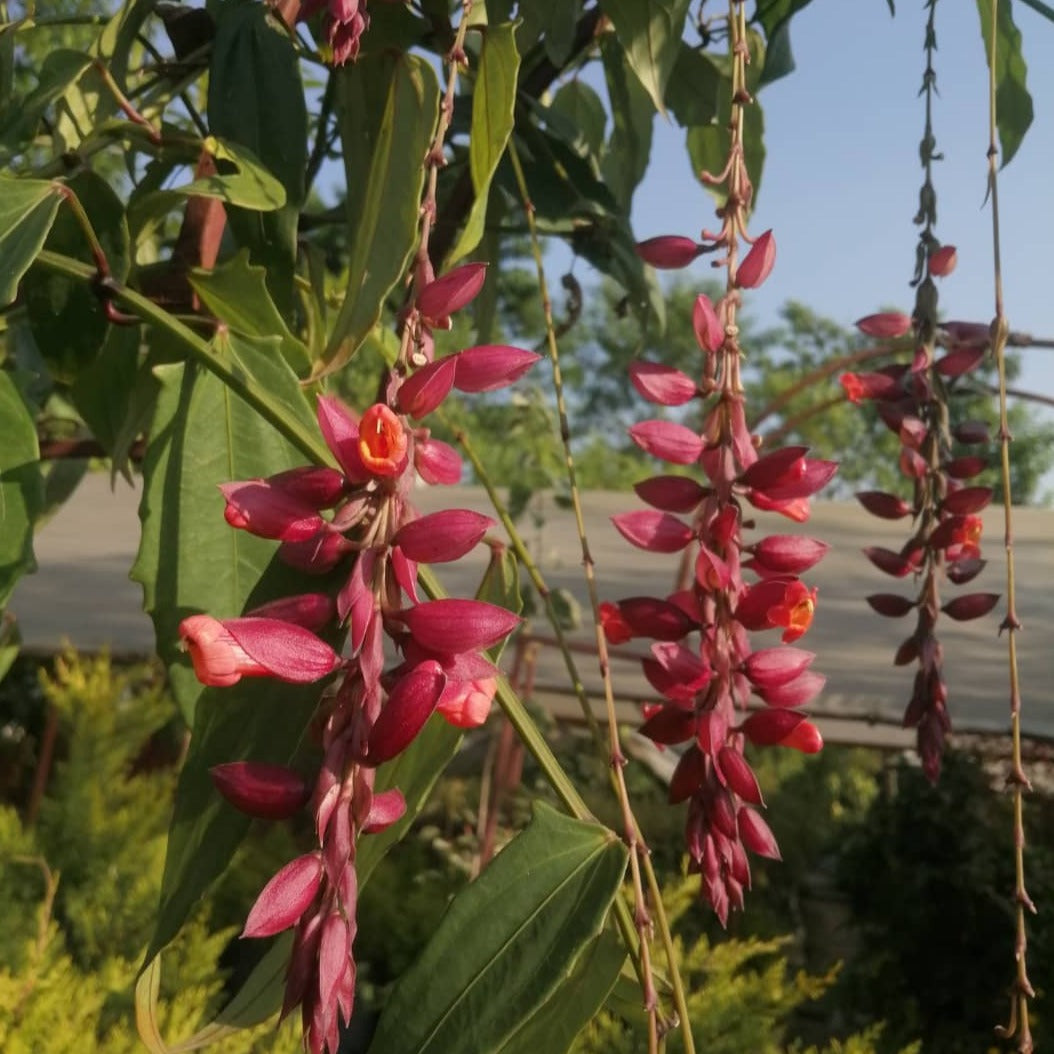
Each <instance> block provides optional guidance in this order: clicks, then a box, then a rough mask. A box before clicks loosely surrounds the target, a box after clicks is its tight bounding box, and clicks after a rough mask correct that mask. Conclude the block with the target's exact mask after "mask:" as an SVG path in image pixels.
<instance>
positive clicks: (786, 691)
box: [758, 634, 827, 708]
mask: <svg viewBox="0 0 1054 1054" xmlns="http://www.w3.org/2000/svg"><path fill="white" fill-rule="evenodd" d="M784 637H786V634H784ZM826 683H827V678H826V677H824V676H823V674H820V673H814V672H813V671H812V670H806V671H805V672H804V673H802V674H799V675H798V676H797V677H795V678H794V680H793V681H787V682H786V683H785V684H779V685H774V686H772V687H768V688H759V689H758V695H760V696H761V698H762V699H764V700H765V702H766V703H768V705H769V706H779V707H789V708H794V707H799V706H805V705H806V704H807V703H811V702H812V701H813V699H815V698H816V697H817V696H818V695H819V694H820V692H822V691H823V686H824V685H825V684H826Z"/></svg>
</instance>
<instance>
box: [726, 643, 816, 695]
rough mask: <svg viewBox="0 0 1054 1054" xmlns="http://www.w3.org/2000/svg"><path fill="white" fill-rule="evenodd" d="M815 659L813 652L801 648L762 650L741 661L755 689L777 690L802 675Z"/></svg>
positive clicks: (785, 647) (784, 647)
mask: <svg viewBox="0 0 1054 1054" xmlns="http://www.w3.org/2000/svg"><path fill="white" fill-rule="evenodd" d="M815 658H816V656H815V654H814V653H813V652H811V651H805V650H804V649H803V648H791V647H787V646H783V647H778V648H763V649H762V650H761V651H755V652H753V653H752V654H750V655H748V656H747V657H746V659H744V660H743V670H744V672H745V673H746V675H747V677H749V678H750V682H751V684H753V685H755V686H756V687H758V688H761V689H767V688H777V687H779V686H780V685H783V684H786V683H787V682H788V681H793V680H794V679H795V678H796V677H797V676H798V675H799V674H801V673H804V672H805V670H807V669H808V668H809V667H810V666H811V665H812V662H813V660H814V659H815Z"/></svg>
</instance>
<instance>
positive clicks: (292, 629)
mask: <svg viewBox="0 0 1054 1054" xmlns="http://www.w3.org/2000/svg"><path fill="white" fill-rule="evenodd" d="M224 626H226V628H227V630H228V632H229V633H230V634H231V636H232V637H233V638H234V639H235V640H236V641H237V642H238V644H239V645H240V646H241V647H242V648H244V649H245V652H246V654H248V655H249V656H251V657H252V658H253V660H254V661H256V662H258V663H259V664H260V665H261V666H264V667H266V669H267V670H268V672H269V673H270V675H271V676H272V677H277V678H278V679H279V680H280V681H288V682H289V683H290V684H309V683H310V682H312V681H317V680H319V679H320V678H322V677H325V676H326V675H327V674H329V673H332V672H333V671H334V670H335V669H336V668H337V667H338V666H339V665H340V656H339V655H337V653H336V652H335V651H334V650H333V649H332V648H331V647H330V646H329V645H328V644H327V643H326V642H325V641H324V640H320V639H319V638H318V637H316V636H315V635H314V633H311V632H310V631H309V630H306V629H304V628H303V627H301V626H294V625H293V624H292V623H290V622H280V621H279V620H278V619H270V618H236V619H228V620H227V621H225V622H224Z"/></svg>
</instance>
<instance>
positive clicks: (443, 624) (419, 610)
mask: <svg viewBox="0 0 1054 1054" xmlns="http://www.w3.org/2000/svg"><path fill="white" fill-rule="evenodd" d="M398 617H399V618H400V619H401V620H402V621H403V622H404V623H405V624H406V627H407V629H409V631H410V635H411V636H412V637H413V638H414V640H415V641H416V642H417V643H418V644H420V645H421V647H423V648H427V649H428V650H429V651H437V652H445V653H456V652H465V651H480V650H482V649H483V648H489V647H491V646H492V645H494V644H497V643H498V642H499V641H501V640H504V639H505V638H506V637H507V636H508V635H509V634H510V633H511V632H512V631H513V630H514V629H515V628H516V627H517V626H518V625H519V624H520V622H521V621H522V620H521V619H520V617H519V616H518V615H514V614H513V613H512V612H511V611H506V610H505V608H500V607H497V606H496V605H494V604H487V603H485V602H484V601H482V600H460V599H456V598H453V597H450V598H446V599H443V600H431V601H428V602H426V603H424V604H417V605H415V606H414V607H412V608H407V609H405V610H403V611H400V612H398Z"/></svg>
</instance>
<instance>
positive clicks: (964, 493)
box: [941, 487, 992, 516]
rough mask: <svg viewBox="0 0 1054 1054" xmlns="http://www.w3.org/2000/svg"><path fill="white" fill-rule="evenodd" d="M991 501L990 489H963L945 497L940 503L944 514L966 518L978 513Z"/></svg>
mask: <svg viewBox="0 0 1054 1054" xmlns="http://www.w3.org/2000/svg"><path fill="white" fill-rule="evenodd" d="M991 500H992V488H991V487H963V488H962V490H956V491H952V492H951V493H950V494H947V495H945V498H944V501H943V502H942V503H941V505H942V507H943V508H944V511H945V512H951V513H954V514H956V515H959V516H966V515H969V514H970V513H973V512H980V511H981V510H982V509H983V508H984V507H985V506H986V505H987V504H988V503H989V502H990V501H991Z"/></svg>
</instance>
